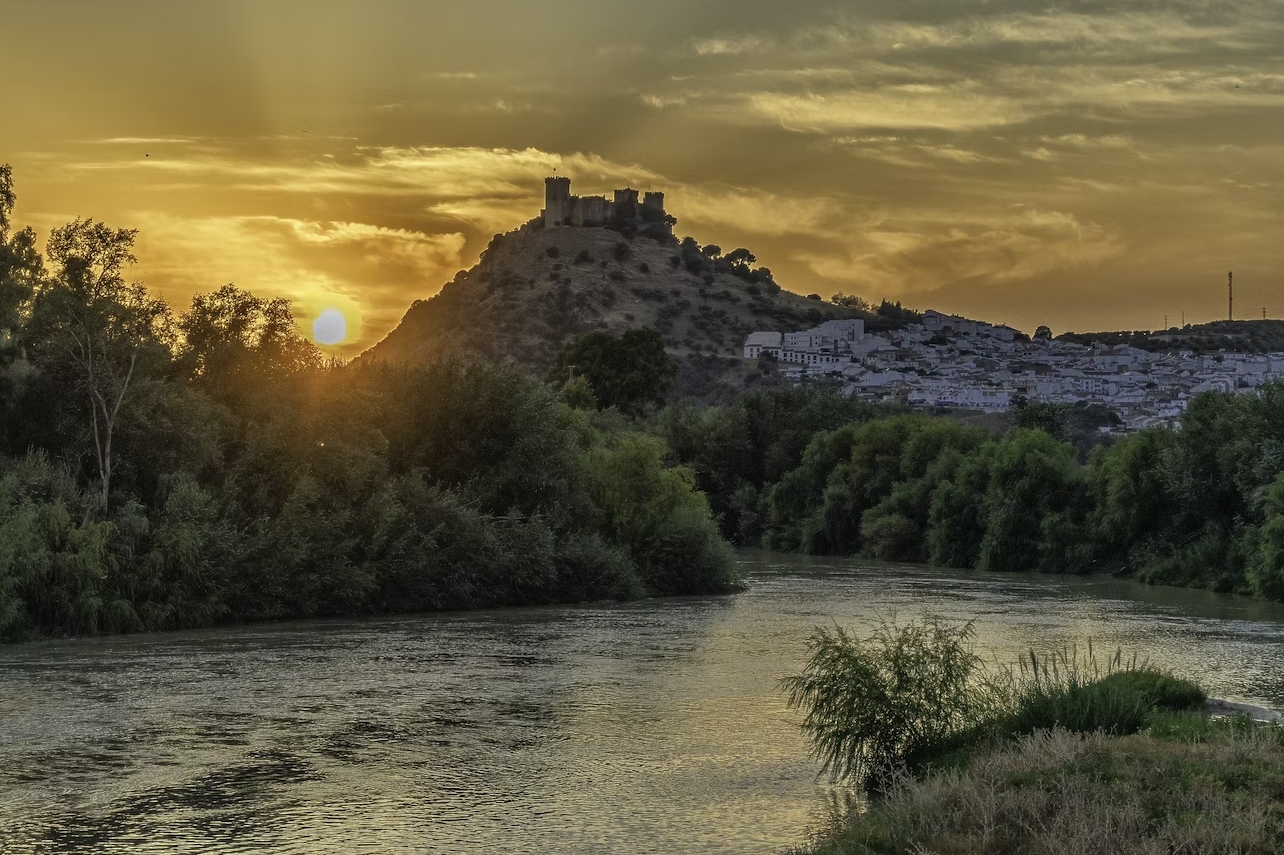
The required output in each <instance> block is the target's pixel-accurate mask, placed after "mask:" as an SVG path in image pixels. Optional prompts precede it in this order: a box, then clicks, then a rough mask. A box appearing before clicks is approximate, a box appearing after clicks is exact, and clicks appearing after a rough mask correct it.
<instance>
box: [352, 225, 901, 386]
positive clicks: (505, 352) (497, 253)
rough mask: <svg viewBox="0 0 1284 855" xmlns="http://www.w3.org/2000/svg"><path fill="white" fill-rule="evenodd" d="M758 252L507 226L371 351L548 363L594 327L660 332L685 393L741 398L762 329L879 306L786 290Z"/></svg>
mask: <svg viewBox="0 0 1284 855" xmlns="http://www.w3.org/2000/svg"><path fill="white" fill-rule="evenodd" d="M754 260H755V259H754V256H753V254H752V253H750V252H749V251H748V250H745V249H737V250H732V251H730V252H728V253H726V254H723V253H722V252H721V250H720V248H718V247H714V246H704V247H701V246H700V245H699V244H698V243H697V242H696V241H695V240H694V239H692V238H685V239H684V240H682V241H676V240H673V241H672V242H668V241H661V240H656V239H654V238H652V237H648V236H646V235H630V234H629V233H628V232H623V233H622V232H619V231H614V230H611V229H605V228H578V227H571V228H560V229H544V228H542V227H541V226H540V225H539V223H538V221H535V222H532V223H528V224H526V225H525V226H523V227H522V228H520V229H517V230H516V231H512V232H509V233H507V234H504V235H496V236H495V238H494V239H493V240H492V241H491V243H490V245H489V246H488V247H487V248H486V251H485V252H483V253H482V257H481V260H480V261H479V262H478V263H477V264H476V265H475V266H474V267H473V268H471V269H470V270H466V271H460V272H459V273H458V274H457V275H456V276H455V278H454V279H453V280H452V281H450V282H448V283H447V284H446V285H445V286H444V287H443V288H442V290H441V291H440V292H439V293H438V294H437V295H435V296H434V297H432V298H430V299H427V300H417V301H415V302H414V303H413V304H412V305H411V306H410V309H409V310H408V311H407V312H406V314H405V317H403V318H402V321H401V323H400V325H398V326H397V328H396V329H394V330H393V331H392V332H391V333H389V334H388V336H387V337H386V338H385V339H384V340H383V341H381V342H379V343H378V344H377V345H375V346H374V347H372V348H371V349H370V350H368V351H367V352H366V353H365V354H363V356H362V359H363V360H376V361H384V362H389V363H398V362H400V363H407V364H422V363H426V362H431V361H434V360H436V359H439V358H441V357H445V356H463V357H483V358H489V359H498V360H504V359H512V360H514V361H516V362H519V363H521V364H523V365H526V366H529V367H530V368H532V369H534V371H535V372H536V373H538V374H543V373H544V372H546V371H547V370H548V369H549V368H550V367H552V366H553V364H554V363H555V361H556V358H557V352H558V349H559V348H560V347H561V346H562V345H563V344H564V343H565V342H567V341H569V340H570V339H571V338H573V337H574V336H576V335H580V334H583V333H585V332H588V331H590V330H594V329H604V330H609V331H611V332H616V333H619V332H622V331H624V330H626V329H629V328H633V327H653V328H655V329H657V330H659V331H660V333H661V334H662V336H663V338H664V342H665V345H666V347H667V348H668V350H669V352H670V353H671V354H673V355H674V356H676V357H677V358H678V359H679V362H680V364H681V366H682V374H681V375H680V377H679V381H678V391H679V393H682V394H690V395H694V396H696V397H700V398H704V399H706V400H729V399H730V398H731V397H734V396H735V395H736V394H738V393H739V392H740V391H742V390H743V389H744V388H745V386H746V385H751V384H753V383H754V382H757V381H758V379H759V378H760V377H761V376H762V375H760V374H759V372H758V370H757V367H756V366H753V365H749V364H746V363H745V362H744V361H743V360H742V359H740V354H741V352H742V346H743V343H744V338H745V336H747V335H748V334H749V333H750V332H753V331H754V330H764V329H775V330H786V331H787V330H796V329H805V328H807V327H810V326H814V325H816V324H819V323H821V322H823V321H826V320H829V319H832V318H853V317H865V318H868V319H870V321H871V323H873V324H875V325H877V322H878V321H886V320H887V319H883V318H875V317H874V316H873V315H872V314H871V313H869V312H866V311H862V310H860V309H854V308H849V307H845V306H838V305H834V304H833V303H828V302H823V301H821V300H820V299H819V298H815V299H809V298H806V297H802V296H800V295H798V294H793V293H790V292H788V291H785V290H782V289H781V287H780V286H779V285H778V284H776V282H775V281H774V279H773V278H772V275H771V271H770V270H768V269H767V268H764V267H754V266H753V262H754Z"/></svg>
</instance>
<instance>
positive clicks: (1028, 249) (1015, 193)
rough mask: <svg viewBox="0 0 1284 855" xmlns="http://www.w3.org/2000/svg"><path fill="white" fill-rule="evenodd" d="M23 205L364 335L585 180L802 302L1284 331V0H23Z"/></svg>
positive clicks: (14, 2) (8, 116) (168, 270)
mask: <svg viewBox="0 0 1284 855" xmlns="http://www.w3.org/2000/svg"><path fill="white" fill-rule="evenodd" d="M0 25H2V26H3V29H4V44H5V50H4V60H3V61H4V69H3V72H2V73H0V163H2V162H8V163H11V164H12V165H13V167H14V173H15V175H14V177H15V181H16V186H17V190H18V193H19V205H18V210H17V213H16V216H15V219H16V221H17V223H19V224H31V225H34V226H36V227H37V228H38V229H39V230H40V231H41V232H42V234H44V233H47V231H48V229H49V228H50V227H52V226H55V225H58V224H60V223H63V222H65V221H67V220H69V219H71V218H74V217H76V216H90V217H93V218H95V219H99V220H103V221H105V222H107V223H108V224H110V225H112V226H116V227H128V228H137V229H139V230H140V236H139V243H138V254H139V257H140V263H139V265H138V267H137V269H136V273H137V276H138V278H140V279H142V280H143V281H145V282H147V283H148V284H149V285H150V286H152V287H154V288H156V289H157V290H159V291H160V292H161V293H162V294H164V295H165V296H166V298H167V299H169V300H170V302H171V303H172V304H173V305H174V306H175V307H176V308H179V309H181V308H184V307H185V306H186V304H187V302H188V300H189V299H190V297H191V295H192V294H193V293H194V292H197V291H204V290H212V289H214V288H216V287H218V286H219V285H221V284H224V283H226V282H235V283H237V284H238V285H241V286H242V287H245V288H247V289H249V290H251V291H253V292H254V293H256V294H259V295H261V296H278V295H284V296H287V297H290V298H291V299H292V300H294V301H295V304H296V315H297V316H298V317H299V318H300V320H301V322H303V323H304V325H305V326H307V325H309V324H310V322H311V319H312V318H313V317H315V316H316V315H317V314H318V313H320V312H321V311H322V310H324V309H326V308H336V309H338V310H339V311H341V312H342V313H343V314H344V315H345V316H346V317H347V319H348V327H349V329H348V331H349V339H348V341H347V342H346V343H345V344H344V345H343V346H342V347H341V348H340V349H339V351H338V352H340V353H343V354H345V355H352V354H355V353H356V352H359V351H360V350H362V349H364V348H365V347H368V346H369V345H371V344H373V343H374V342H375V341H377V340H379V339H380V338H381V337H382V336H383V335H384V334H386V333H387V332H388V331H389V330H390V329H391V328H392V327H394V326H395V325H396V323H397V321H398V320H399V319H400V317H401V315H402V314H403V313H404V311H405V309H406V308H407V306H408V305H409V304H410V302H411V301H412V300H415V299H421V298H426V297H428V296H431V295H432V294H433V293H435V292H436V291H437V290H438V289H439V287H440V286H441V284H442V283H443V282H445V281H447V280H449V279H450V277H451V276H452V275H453V274H454V272H455V271H456V270H458V269H460V268H466V267H470V266H471V265H472V264H474V263H475V262H476V260H477V256H478V254H479V252H480V251H481V250H482V249H483V248H484V246H485V244H486V241H487V240H489V238H490V236H491V235H493V234H494V233H496V232H502V231H507V230H509V229H512V228H514V227H516V226H518V225H520V224H521V223H522V222H524V221H526V220H528V219H530V218H532V217H534V216H535V215H536V214H538V211H539V208H540V204H541V201H542V191H543V178H544V177H545V175H547V174H549V173H550V172H551V170H552V169H553V168H555V167H556V169H557V172H558V174H562V175H569V176H571V177H572V179H573V180H574V182H575V188H576V191H577V192H582V193H590V192H601V191H604V190H608V189H610V188H612V187H615V186H624V185H625V184H631V185H632V186H634V187H638V188H642V189H647V188H651V189H659V190H664V191H666V193H667V200H666V201H667V203H668V208H669V210H670V212H672V213H673V214H675V215H676V216H677V217H678V220H679V223H678V229H677V231H678V233H679V234H680V235H682V234H691V235H694V236H695V237H696V238H697V239H698V240H700V241H701V242H702V243H708V242H713V243H717V244H720V245H721V246H723V247H724V248H726V249H730V248H732V247H736V246H746V247H748V248H750V249H751V250H753V251H754V252H755V253H756V254H757V255H758V258H759V261H760V263H763V264H766V265H767V266H769V267H771V268H772V270H773V271H775V273H776V278H777V280H778V281H779V282H780V283H781V284H782V285H783V286H784V287H785V288H788V289H790V290H793V291H797V292H800V293H804V294H805V293H809V292H812V291H816V292H819V293H821V294H822V295H829V294H832V293H833V292H835V291H844V292H848V293H852V292H855V293H857V294H860V295H862V296H864V297H866V298H868V299H871V300H877V299H879V298H882V297H889V298H892V299H899V300H903V301H905V302H907V303H908V304H910V305H913V306H915V307H917V308H929V307H931V308H938V309H943V310H949V311H957V312H961V313H964V314H968V315H971V316H973V317H981V318H985V319H987V320H993V321H1004V322H1008V323H1011V324H1013V325H1015V326H1018V327H1020V328H1022V329H1025V330H1026V331H1032V330H1033V329H1034V327H1035V325H1037V324H1040V323H1047V324H1050V325H1051V326H1052V327H1053V329H1054V331H1055V332H1061V331H1064V330H1066V329H1079V330H1086V329H1116V328H1121V327H1127V328H1133V327H1137V328H1156V327H1159V326H1161V325H1162V323H1163V319H1164V315H1165V314H1167V315H1168V319H1169V323H1171V324H1176V323H1178V322H1179V321H1180V318H1181V314H1182V312H1183V311H1184V312H1185V316H1186V320H1187V321H1190V322H1200V321H1206V320H1211V319H1213V318H1216V317H1224V316H1225V312H1226V287H1225V283H1226V272H1227V271H1228V270H1230V269H1234V271H1235V284H1236V308H1237V316H1238V317H1247V316H1254V317H1261V314H1262V308H1263V307H1265V308H1266V311H1267V313H1268V314H1269V315H1271V316H1272V317H1279V316H1284V228H1282V226H1284V216H1282V215H1284V49H1282V46H1284V3H1281V2H1279V0H1246V2H1236V1H1235V0H1230V2H1213V0H1173V2H1157V1H1152V2H1145V0H1112V2H1097V3H1093V2H1062V3H1058V4H1055V5H1050V4H1047V3H1042V2H1025V0H991V2H978V0H852V2H845V3H828V2H812V1H811V0H792V2H789V3H785V2H780V0H737V2H729V0H728V2H716V1H715V0H650V2H645V3H639V2H628V3H625V2H619V0H545V2H538V3H537V2H515V0H468V2H456V0H362V1H361V2H353V0H306V2H303V0H243V2H232V0H203V1H202V2H199V3H197V2H172V0H6V2H5V3H4V11H3V12H2V13H0Z"/></svg>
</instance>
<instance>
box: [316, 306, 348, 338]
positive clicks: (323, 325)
mask: <svg viewBox="0 0 1284 855" xmlns="http://www.w3.org/2000/svg"><path fill="white" fill-rule="evenodd" d="M347 337H348V320H347V318H345V317H344V316H343V312H340V311H339V310H338V309H323V310H322V311H321V314H319V315H317V317H316V320H314V321H313V322H312V338H314V339H315V340H316V342H317V344H343V340H344V339H345V338H347Z"/></svg>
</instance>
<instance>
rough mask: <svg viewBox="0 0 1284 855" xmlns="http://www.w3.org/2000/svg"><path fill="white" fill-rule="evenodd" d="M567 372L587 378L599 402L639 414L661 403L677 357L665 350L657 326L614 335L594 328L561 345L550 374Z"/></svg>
mask: <svg viewBox="0 0 1284 855" xmlns="http://www.w3.org/2000/svg"><path fill="white" fill-rule="evenodd" d="M572 372H574V373H575V374H576V375H579V376H583V377H586V378H588V382H589V386H590V387H591V388H592V390H593V394H594V397H595V398H596V399H597V402H598V404H599V406H602V407H616V408H618V409H619V410H620V411H621V412H624V413H628V414H630V415H640V414H641V413H643V412H644V411H645V410H646V409H647V408H648V407H651V406H656V405H660V404H663V403H664V394H665V392H666V391H667V390H668V388H669V387H670V386H671V385H672V384H673V381H674V379H675V378H676V377H677V373H678V363H677V361H676V360H674V358H673V357H672V356H670V355H669V354H668V353H667V352H666V351H665V349H664V338H663V337H662V336H661V335H660V333H659V331H658V330H654V329H650V328H647V327H641V328H635V329H630V330H626V331H625V332H623V333H622V334H620V335H618V336H616V335H612V334H611V333H609V332H606V331H605V330H594V331H592V332H589V333H585V334H584V335H582V336H580V337H578V338H576V339H575V340H573V341H571V342H569V343H568V344H567V345H565V346H564V347H563V348H562V350H561V352H560V353H559V354H558V357H557V366H556V367H555V368H554V369H553V370H552V372H551V373H550V375H549V376H550V378H551V379H555V380H556V381H558V382H560V381H562V380H566V379H570V375H571V373H572Z"/></svg>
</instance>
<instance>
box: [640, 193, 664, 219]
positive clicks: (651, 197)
mask: <svg viewBox="0 0 1284 855" xmlns="http://www.w3.org/2000/svg"><path fill="white" fill-rule="evenodd" d="M642 213H643V216H646V217H647V219H655V220H663V219H664V194H663V193H656V192H648V193H647V194H646V195H645V196H643V197H642Z"/></svg>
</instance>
